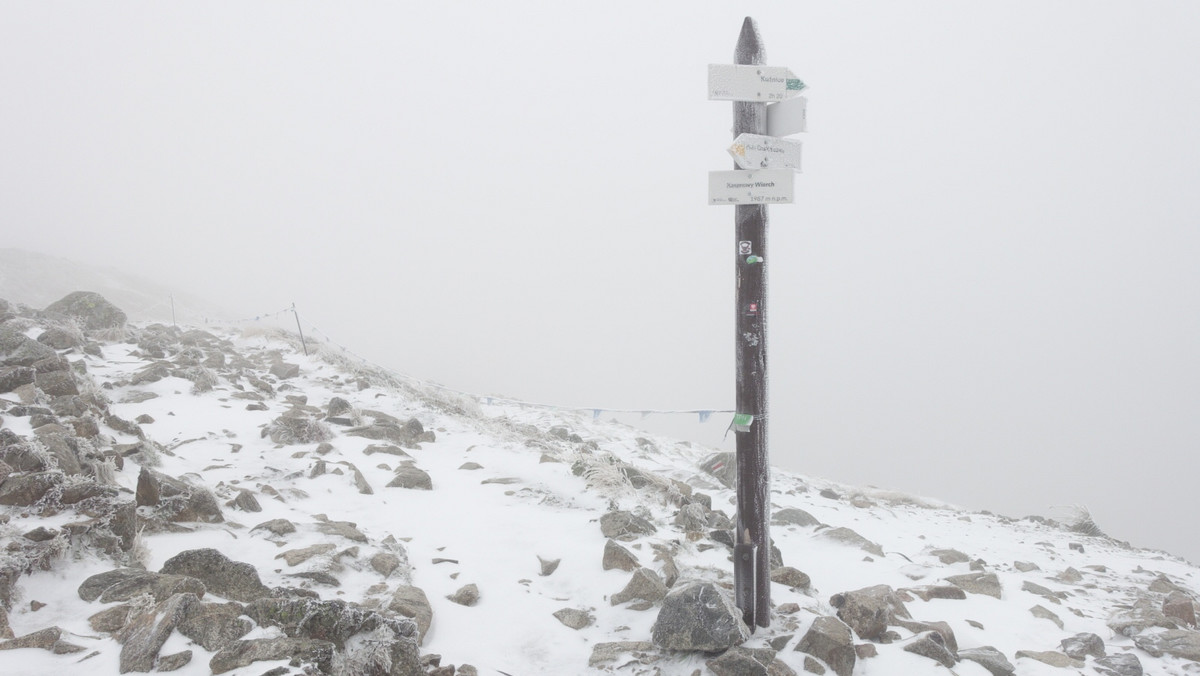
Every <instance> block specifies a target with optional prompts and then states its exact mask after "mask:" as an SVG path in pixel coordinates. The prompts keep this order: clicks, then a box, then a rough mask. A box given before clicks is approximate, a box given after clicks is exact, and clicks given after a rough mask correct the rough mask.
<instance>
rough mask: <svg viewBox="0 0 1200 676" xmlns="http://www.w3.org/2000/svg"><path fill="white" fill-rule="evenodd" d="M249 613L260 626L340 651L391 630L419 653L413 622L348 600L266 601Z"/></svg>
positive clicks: (257, 603) (254, 604)
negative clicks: (363, 636)
mask: <svg viewBox="0 0 1200 676" xmlns="http://www.w3.org/2000/svg"><path fill="white" fill-rule="evenodd" d="M245 614H246V615H247V616H248V617H249V618H250V619H252V620H254V621H255V622H257V623H258V625H259V627H279V628H280V629H282V630H283V632H284V633H285V634H287V636H289V637H291V638H308V639H319V640H322V641H331V642H332V643H333V644H334V645H335V646H336V647H337V648H338V649H339V650H340V649H342V648H344V647H345V645H346V643H347V641H349V640H350V639H351V638H352V637H354V636H355V635H358V634H362V633H364V632H374V631H377V630H379V629H380V628H387V629H388V630H389V631H391V633H392V635H393V636H395V637H398V638H401V639H404V640H406V641H407V642H408V643H409V644H410V645H411V648H412V650H413V652H414V653H415V652H416V650H417V642H416V633H417V626H416V624H414V623H413V622H412V621H411V620H408V619H404V618H397V617H391V616H387V615H384V614H382V613H379V612H375V611H373V610H368V609H366V608H362V607H361V606H358V605H355V604H352V603H347V602H345V601H339V600H333V601H321V600H319V599H311V598H290V599H282V598H262V599H258V600H257V601H253V602H251V603H249V604H247V605H246V609H245Z"/></svg>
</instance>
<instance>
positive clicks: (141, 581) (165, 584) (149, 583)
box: [84, 571, 206, 603]
mask: <svg viewBox="0 0 1200 676" xmlns="http://www.w3.org/2000/svg"><path fill="white" fill-rule="evenodd" d="M102 574H103V573H102ZM84 584H87V581H86V580H85V581H84ZM205 591H206V589H205V587H204V583H203V582H201V581H200V580H197V579H196V578H194V577H188V576H186V575H163V574H162V573H154V572H151V571H141V574H140V575H134V576H129V577H126V578H125V579H122V580H120V581H118V582H116V583H114V584H112V585H110V586H108V587H107V588H105V590H104V593H102V594H100V599H99V600H100V603H114V602H117V601H128V600H129V599H131V598H133V597H135V596H140V595H142V594H149V595H150V596H152V597H154V601H155V603H162V602H163V601H166V600H167V599H169V598H171V597H172V596H175V595H176V594H193V595H195V596H196V597H197V598H200V597H202V596H204V592H205Z"/></svg>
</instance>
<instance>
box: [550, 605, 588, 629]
mask: <svg viewBox="0 0 1200 676" xmlns="http://www.w3.org/2000/svg"><path fill="white" fill-rule="evenodd" d="M554 617H555V618H556V619H557V620H558V621H559V622H562V623H563V624H564V625H566V626H568V627H570V628H572V629H576V630H578V629H583V628H584V627H590V626H591V625H592V623H593V622H595V621H596V617H595V616H594V615H592V614H591V613H589V612H588V611H586V610H579V609H577V608H563V609H562V610H557V611H555V612H554Z"/></svg>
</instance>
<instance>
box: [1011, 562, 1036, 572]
mask: <svg viewBox="0 0 1200 676" xmlns="http://www.w3.org/2000/svg"><path fill="white" fill-rule="evenodd" d="M1013 568H1016V569H1017V570H1019V571H1021V572H1022V573H1031V572H1033V571H1035V570H1041V568H1039V567H1038V565H1037V564H1036V563H1029V562H1027V561H1014V562H1013Z"/></svg>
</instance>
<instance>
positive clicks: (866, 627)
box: [829, 584, 911, 641]
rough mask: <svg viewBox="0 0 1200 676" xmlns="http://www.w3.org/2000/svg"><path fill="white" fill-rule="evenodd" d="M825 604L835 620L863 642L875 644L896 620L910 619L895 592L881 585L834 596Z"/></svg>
mask: <svg viewBox="0 0 1200 676" xmlns="http://www.w3.org/2000/svg"><path fill="white" fill-rule="evenodd" d="M829 605H831V606H833V607H834V608H837V616H838V619H839V620H841V621H843V622H845V623H846V624H847V625H848V626H849V627H850V628H851V629H853V630H854V633H856V634H858V636H859V638H861V639H864V640H867V641H878V640H879V639H880V638H881V637H882V636H883V633H884V632H885V631H887V628H888V626H889V625H892V624H895V623H896V618H897V617H902V618H908V617H911V616H910V615H909V614H908V609H907V608H905V607H904V603H903V602H902V601H901V600H900V598H899V597H898V596H897V595H896V592H894V591H893V590H892V588H891V587H889V586H887V585H885V584H880V585H875V586H873V587H865V588H863V589H858V590H856V591H848V592H842V593H840V594H834V595H833V596H832V597H831V598H830V599H829Z"/></svg>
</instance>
